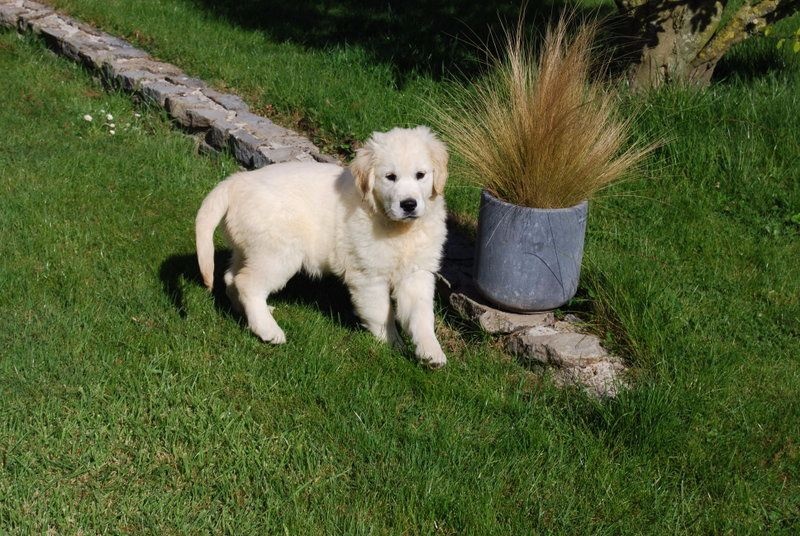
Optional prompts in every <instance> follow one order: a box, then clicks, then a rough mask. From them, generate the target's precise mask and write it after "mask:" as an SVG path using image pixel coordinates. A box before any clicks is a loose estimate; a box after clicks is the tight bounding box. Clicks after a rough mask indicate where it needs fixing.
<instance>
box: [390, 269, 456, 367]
mask: <svg viewBox="0 0 800 536" xmlns="http://www.w3.org/2000/svg"><path fill="white" fill-rule="evenodd" d="M434 285H435V282H434V278H433V274H432V273H431V272H428V271H425V270H418V271H416V272H414V273H412V274H410V275H408V276H407V277H405V278H404V279H403V280H402V281H400V282H399V283H397V284H396V285H395V288H394V299H395V301H396V302H397V318H398V320H399V321H400V326H402V328H403V330H404V331H405V332H406V333H408V334H409V335H410V336H411V340H412V341H413V342H414V348H415V352H416V355H417V357H418V358H419V359H420V360H421V361H422V362H424V363H426V364H427V365H429V366H431V367H433V368H439V367H443V366H444V365H445V364H446V363H447V357H445V355H444V352H443V351H442V347H441V346H440V345H439V341H438V340H437V339H436V332H435V331H434V329H433V322H434V318H433V291H434Z"/></svg>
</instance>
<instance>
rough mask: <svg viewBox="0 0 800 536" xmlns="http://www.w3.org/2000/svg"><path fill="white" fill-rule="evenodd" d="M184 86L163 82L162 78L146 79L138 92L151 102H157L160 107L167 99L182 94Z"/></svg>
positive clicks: (184, 89)
mask: <svg viewBox="0 0 800 536" xmlns="http://www.w3.org/2000/svg"><path fill="white" fill-rule="evenodd" d="M184 91H186V88H184V87H180V86H176V85H175V84H170V83H169V82H164V81H163V80H155V81H151V80H146V81H144V82H143V83H142V87H141V89H140V92H141V94H142V96H143V97H144V98H145V99H147V100H150V101H152V102H157V103H158V104H159V106H161V107H162V108H163V107H165V106H166V103H167V99H168V98H170V97H176V96H179V95H182V94H183V92H184Z"/></svg>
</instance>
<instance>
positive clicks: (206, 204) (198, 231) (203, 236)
mask: <svg viewBox="0 0 800 536" xmlns="http://www.w3.org/2000/svg"><path fill="white" fill-rule="evenodd" d="M228 187H229V181H222V182H221V183H219V184H218V185H217V186H216V188H214V189H213V190H211V192H210V193H209V194H208V195H207V196H206V198H205V199H203V204H202V205H200V210H198V211H197V219H196V220H195V223H194V234H195V241H196V244H197V264H199V265H200V274H202V276H203V283H204V284H205V286H206V287H207V288H208V289H209V290H211V288H213V286H214V230H215V229H216V228H217V225H219V222H220V221H221V220H222V218H223V217H225V213H226V212H228Z"/></svg>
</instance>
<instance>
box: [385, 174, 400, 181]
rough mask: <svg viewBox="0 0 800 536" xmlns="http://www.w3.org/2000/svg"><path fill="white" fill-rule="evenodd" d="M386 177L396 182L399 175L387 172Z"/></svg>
mask: <svg viewBox="0 0 800 536" xmlns="http://www.w3.org/2000/svg"><path fill="white" fill-rule="evenodd" d="M386 178H387V179H388V180H390V181H392V182H394V181H396V180H397V175H395V174H394V173H387V174H386Z"/></svg>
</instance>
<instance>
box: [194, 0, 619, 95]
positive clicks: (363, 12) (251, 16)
mask: <svg viewBox="0 0 800 536" xmlns="http://www.w3.org/2000/svg"><path fill="white" fill-rule="evenodd" d="M193 1H194V3H195V4H196V5H198V6H200V7H201V8H203V9H205V10H207V11H209V12H211V13H213V14H215V15H217V16H220V17H222V18H225V19H227V20H228V21H230V22H231V23H233V24H236V25H238V26H241V27H244V28H249V29H256V30H263V31H265V32H266V33H267V34H268V35H269V36H270V37H271V38H272V40H274V41H277V42H285V41H286V42H291V43H294V44H298V45H301V46H305V47H310V48H317V49H328V48H332V47H337V46H344V45H355V46H357V47H360V48H362V49H363V50H365V51H366V52H367V53H368V54H369V55H370V56H371V57H372V58H373V59H374V61H375V62H377V63H382V64H386V65H390V66H391V68H392V70H393V72H394V75H395V78H396V80H397V82H398V84H399V85H402V84H403V83H404V82H405V81H406V80H407V79H408V78H409V76H410V75H413V74H414V73H422V74H426V75H430V76H433V77H434V78H440V77H442V76H443V75H446V74H448V73H453V72H458V73H463V74H464V75H468V76H469V75H472V74H474V73H476V72H478V71H479V70H480V67H481V65H482V62H483V60H484V55H483V54H482V53H481V52H480V51H479V49H478V47H477V46H476V44H484V43H487V42H489V41H490V40H491V37H492V36H495V38H496V37H497V36H498V35H499V34H500V33H501V31H502V27H503V26H505V27H512V26H513V25H514V24H515V23H516V20H517V17H518V14H519V8H520V5H521V4H520V2H509V1H507V0H490V1H487V2H458V1H456V0H434V1H426V0H409V1H406V2H402V3H392V2H387V1H385V0H358V1H356V0H316V1H312V2H278V1H275V0H193ZM564 9H565V2H563V1H560V0H546V1H544V2H528V6H527V10H526V21H527V23H528V26H529V28H531V29H532V31H531V32H530V34H531V36H532V37H536V36H537V35H538V34H541V33H542V32H543V31H544V27H545V25H546V23H547V22H548V21H552V20H554V19H556V18H557V17H558V16H559V14H560V13H561V12H562V11H563V10H564ZM570 9H572V10H574V11H575V13H576V15H577V19H580V18H582V17H594V16H596V15H598V14H600V16H604V15H608V14H609V13H611V12H612V11H613V6H603V7H601V8H593V9H587V8H582V7H580V6H574V5H571V6H570Z"/></svg>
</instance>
